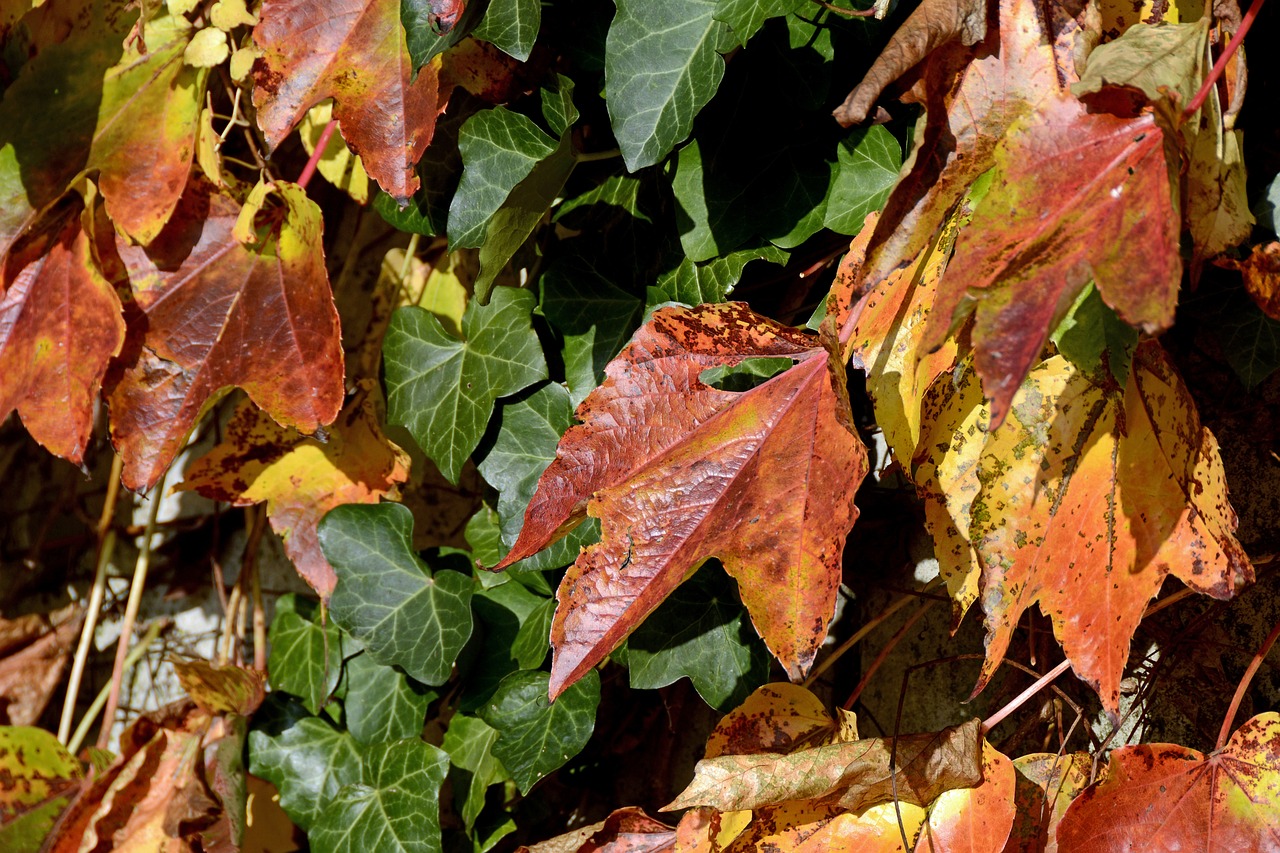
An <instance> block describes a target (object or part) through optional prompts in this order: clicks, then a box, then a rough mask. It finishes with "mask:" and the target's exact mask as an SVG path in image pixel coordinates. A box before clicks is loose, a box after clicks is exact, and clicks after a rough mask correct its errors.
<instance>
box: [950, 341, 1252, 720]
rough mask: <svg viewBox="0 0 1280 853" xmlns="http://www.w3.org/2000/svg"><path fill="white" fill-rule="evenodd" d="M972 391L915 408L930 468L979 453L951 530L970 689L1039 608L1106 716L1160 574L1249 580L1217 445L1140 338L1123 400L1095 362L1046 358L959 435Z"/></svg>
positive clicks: (968, 385) (1236, 583) (1233, 582)
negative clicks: (975, 675) (926, 413)
mask: <svg viewBox="0 0 1280 853" xmlns="http://www.w3.org/2000/svg"><path fill="white" fill-rule="evenodd" d="M973 386H974V378H973V375H972V374H971V373H966V374H962V375H960V376H958V377H956V378H954V379H953V380H951V381H944V382H938V383H937V384H935V386H934V388H933V389H932V391H931V395H930V401H929V402H928V403H927V405H929V406H931V407H936V408H933V409H932V411H933V412H934V413H936V414H935V416H936V417H937V418H938V422H937V423H938V426H937V427H936V429H937V431H938V432H937V433H935V434H936V435H937V436H938V439H937V441H936V443H935V444H933V445H931V446H930V450H929V453H930V454H931V455H933V454H937V455H936V456H934V459H936V460H938V461H936V462H934V463H932V464H935V465H938V466H939V468H940V469H941V468H944V467H945V466H946V465H948V464H952V463H949V462H948V456H949V455H955V456H956V457H957V458H958V459H962V460H966V462H965V464H972V453H971V451H970V449H969V448H970V447H971V445H972V443H974V442H977V443H979V444H981V447H982V449H981V452H980V455H979V456H978V460H977V463H976V464H977V472H976V477H977V480H978V483H980V489H978V491H977V493H976V494H975V495H974V496H973V497H972V502H971V505H970V506H969V509H968V517H967V526H968V530H967V531H962V532H965V533H966V535H967V538H968V539H969V541H970V542H971V543H972V545H973V547H974V548H975V549H976V550H977V552H978V555H979V557H980V560H981V563H982V577H981V591H980V597H981V600H982V603H983V610H984V611H985V613H986V627H987V659H986V663H985V664H984V666H983V670H982V676H981V678H980V680H979V684H978V688H977V689H981V688H982V687H983V686H984V685H985V684H986V683H987V681H988V680H989V679H990V678H991V676H992V675H993V674H994V673H995V670H996V668H997V667H998V666H999V663H1000V661H1001V660H1002V659H1003V657H1004V652H1005V650H1006V648H1007V647H1008V644H1009V640H1010V638H1011V637H1012V635H1013V632H1014V630H1015V628H1016V627H1017V624H1018V621H1019V619H1020V618H1021V615H1022V613H1023V611H1024V610H1025V609H1026V608H1027V607H1029V606H1031V605H1032V604H1033V603H1039V605H1040V609H1041V610H1042V611H1043V612H1044V613H1045V614H1046V615H1048V616H1049V618H1050V619H1051V620H1052V622H1053V627H1054V635H1055V636H1056V637H1057V638H1058V641H1059V642H1060V643H1062V646H1063V650H1064V651H1065V652H1066V655H1067V657H1068V658H1069V659H1070V660H1071V663H1072V667H1073V668H1074V669H1075V671H1076V673H1077V675H1079V676H1080V677H1081V678H1083V679H1084V680H1085V681H1086V682H1088V683H1089V684H1090V685H1091V686H1093V688H1094V689H1095V690H1096V691H1097V692H1098V695H1099V696H1100V697H1101V698H1102V701H1103V703H1104V705H1105V706H1106V707H1108V708H1110V709H1112V710H1114V709H1115V708H1117V707H1118V703H1119V700H1120V678H1121V675H1122V673H1123V670H1124V665H1125V663H1126V661H1127V659H1128V655H1129V643H1130V638H1131V637H1132V635H1133V633H1134V631H1135V630H1136V628H1137V625H1138V622H1139V621H1140V620H1141V618H1142V612H1143V609H1144V608H1145V607H1146V605H1147V602H1149V601H1150V600H1151V598H1152V597H1154V596H1155V594H1156V593H1157V591H1158V590H1159V589H1160V585H1161V583H1162V582H1163V581H1164V578H1165V577H1166V575H1168V574H1173V575H1174V576H1175V577H1177V578H1179V579H1180V580H1182V581H1183V582H1184V583H1186V584H1187V585H1188V586H1189V587H1191V588H1192V589H1194V590H1196V591H1197V592H1202V593H1206V594H1209V595H1212V596H1215V597H1217V598H1228V597H1230V596H1231V595H1232V594H1233V593H1234V592H1235V590H1236V589H1238V588H1240V587H1241V586H1242V585H1244V584H1245V583H1247V582H1249V581H1250V580H1251V579H1252V577H1253V570H1252V567H1251V566H1250V564H1249V561H1248V558H1247V557H1246V556H1245V554H1244V552H1243V550H1242V549H1241V548H1240V545H1239V543H1238V542H1237V541H1236V539H1235V536H1234V530H1235V522H1236V519H1235V513H1234V511H1233V510H1232V509H1231V507H1230V504H1229V503H1228V500H1227V493H1226V482H1225V478H1224V474H1223V469H1222V460H1221V458H1220V457H1219V455H1218V448H1217V442H1216V441H1215V440H1214V438H1213V436H1212V435H1211V434H1210V433H1209V432H1208V431H1207V430H1205V429H1203V428H1202V427H1201V426H1200V421H1199V418H1198V416H1197V414H1196V411H1195V406H1194V403H1193V402H1192V401H1191V399H1190V396H1189V394H1188V392H1187V390H1186V388H1185V386H1183V384H1182V382H1181V380H1180V379H1179V377H1178V375H1177V373H1176V372H1175V371H1174V369H1173V367H1172V365H1171V364H1170V363H1169V360H1168V358H1167V357H1166V356H1165V355H1164V353H1163V351H1162V350H1161V349H1160V348H1159V346H1158V345H1157V344H1155V343H1151V342H1149V343H1146V344H1143V345H1142V346H1140V347H1139V348H1138V350H1137V351H1136V353H1135V355H1134V360H1133V365H1132V368H1131V369H1130V370H1129V373H1128V380H1127V385H1126V386H1125V387H1124V388H1123V389H1122V388H1121V387H1119V385H1118V384H1117V383H1116V381H1115V379H1114V378H1113V377H1112V375H1111V373H1110V368H1109V367H1108V366H1107V365H1105V364H1104V365H1101V366H1100V367H1099V369H1098V370H1095V371H1093V372H1091V373H1087V374H1086V373H1084V372H1082V371H1081V370H1079V369H1078V368H1075V367H1074V366H1073V365H1072V364H1071V362H1069V361H1068V360H1067V359H1065V358H1063V357H1062V356H1058V355H1055V356H1052V357H1050V358H1048V359H1046V360H1045V361H1043V362H1041V363H1040V364H1038V365H1037V366H1036V367H1035V368H1033V369H1032V371H1031V373H1030V374H1029V375H1028V377H1027V380H1026V381H1025V383H1024V384H1023V387H1022V389H1021V390H1020V391H1019V393H1018V395H1017V396H1016V397H1015V398H1014V401H1013V407H1012V408H1011V410H1010V417H1009V419H1008V421H1007V422H1006V424H1005V425H1003V426H1001V427H1000V428H999V429H996V430H994V431H992V432H990V433H988V432H986V431H985V430H983V429H970V428H969V427H966V426H964V424H965V423H968V422H969V418H970V414H971V413H972V411H973V408H974V406H976V405H978V400H979V399H980V396H979V395H978V394H977V393H976V389H975V388H974V387H973ZM960 398H967V399H968V400H969V401H970V403H969V404H967V405H958V404H957V403H956V401H958V400H959V399H960ZM971 489H972V482H971V481H970V485H969V486H967V487H966V491H969V490H971ZM929 494H930V493H926V497H928V496H929ZM953 519H954V520H956V521H959V522H962V523H963V522H965V521H966V519H965V517H964V516H953Z"/></svg>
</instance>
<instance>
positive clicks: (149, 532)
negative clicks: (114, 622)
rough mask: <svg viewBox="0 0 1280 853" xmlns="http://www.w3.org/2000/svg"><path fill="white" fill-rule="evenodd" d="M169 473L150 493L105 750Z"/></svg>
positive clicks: (105, 724)
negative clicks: (165, 482)
mask: <svg viewBox="0 0 1280 853" xmlns="http://www.w3.org/2000/svg"><path fill="white" fill-rule="evenodd" d="M168 474H169V472H168V470H165V472H164V473H162V474H161V475H160V481H159V482H158V483H156V485H155V488H154V489H152V491H151V508H150V511H149V512H148V513H147V529H146V530H144V531H143V533H142V547H141V549H140V550H139V551H138V562H137V563H135V564H134V567H133V584H132V585H131V586H130V587H129V601H128V603H127V604H125V608H124V621H123V622H121V623H120V640H119V641H118V642H117V643H116V662H115V666H114V667H113V668H112V670H111V692H110V694H109V695H108V696H107V710H106V711H105V712H104V713H103V715H102V728H101V729H99V730H98V748H99V749H106V748H107V744H108V743H110V741H111V727H112V726H113V725H114V724H115V718H116V709H117V708H118V707H119V706H120V687H121V682H122V681H123V680H124V662H125V658H126V657H128V653H129V637H130V635H132V634H133V623H134V620H136V619H137V618H138V607H139V605H140V604H141V603H142V593H143V590H144V589H145V588H146V585H147V569H148V568H149V567H150V565H151V540H152V539H154V538H155V533H156V517H157V516H158V515H159V513H160V504H161V503H163V501H164V481H165V478H166V477H167V476H168Z"/></svg>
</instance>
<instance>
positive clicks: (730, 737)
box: [703, 682, 858, 758]
mask: <svg viewBox="0 0 1280 853" xmlns="http://www.w3.org/2000/svg"><path fill="white" fill-rule="evenodd" d="M837 713H838V714H839V715H840V719H839V721H837V720H836V719H834V718H833V717H832V716H831V715H830V714H829V713H827V708H826V705H824V704H823V702H822V700H821V699H819V698H818V697H817V696H814V695H813V693H811V692H809V690H807V689H806V688H804V687H800V686H798V685H795V684H787V683H786V682H782V683H778V684H766V685H764V686H763V687H759V688H757V689H756V691H755V692H754V693H752V694H751V695H750V696H748V697H747V699H746V701H744V702H743V703H742V704H741V705H739V706H738V707H737V708H734V709H733V710H732V711H730V712H729V713H728V714H726V715H725V717H724V719H722V720H721V721H720V722H719V723H717V724H716V727H715V730H714V731H712V732H711V736H710V737H708V738H707V747H706V751H705V752H704V754H703V757H705V758H719V757H720V756H722V755H754V754H757V753H761V752H779V753H785V752H792V751H793V750H795V749H796V748H798V747H801V746H824V745H826V744H830V743H845V742H848V741H854V740H857V739H858V732H857V727H856V725H855V724H854V721H853V714H851V713H850V712H848V711H844V710H839V711H837Z"/></svg>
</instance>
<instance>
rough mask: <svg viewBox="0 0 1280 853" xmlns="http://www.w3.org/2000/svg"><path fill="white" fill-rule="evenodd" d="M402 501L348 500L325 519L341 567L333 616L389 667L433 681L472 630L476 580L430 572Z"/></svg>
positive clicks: (327, 546)
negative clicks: (415, 544) (415, 550)
mask: <svg viewBox="0 0 1280 853" xmlns="http://www.w3.org/2000/svg"><path fill="white" fill-rule="evenodd" d="M412 543H413V514H412V513H411V512H409V510H408V509H407V508H406V507H404V506H403V505H402V504H394V503H384V504H378V505H376V506H363V505H359V504H348V505H346V506H340V507H337V508H336V509H334V510H331V511H330V512H329V514H328V515H326V516H325V517H324V520H323V521H321V522H320V546H321V547H322V548H323V549H324V555H325V557H327V558H328V559H329V562H330V563H332V564H333V567H334V569H335V570H336V571H337V573H338V586H337V588H336V589H335V590H334V593H333V598H332V599H331V600H330V607H331V608H332V613H333V619H334V621H335V622H337V623H338V624H339V625H341V626H342V627H343V628H344V629H345V630H347V631H349V632H350V633H351V634H352V636H354V637H355V638H356V639H357V640H359V641H360V642H362V643H364V646H365V649H366V652H367V653H368V654H369V655H370V656H371V657H372V658H373V659H374V660H375V661H377V662H378V663H380V664H383V665H385V666H399V667H400V668H401V669H403V670H404V671H405V672H406V673H408V674H409V675H410V676H412V677H413V678H416V679H417V680H419V681H421V682H423V683H424V684H428V685H436V684H444V683H445V682H446V681H448V680H449V674H450V672H451V670H452V667H453V662H454V661H455V660H456V659H457V657H458V653H459V652H460V651H462V647H463V645H465V644H466V642H467V638H468V637H470V636H471V607H470V602H471V589H472V582H471V579H470V578H468V577H467V576H466V575H463V574H460V573H459V572H454V571H449V570H440V571H437V572H434V573H433V572H432V571H431V570H430V569H429V568H427V566H426V565H425V564H423V562H422V561H421V560H419V559H418V558H417V556H415V555H414V553H413V545H412Z"/></svg>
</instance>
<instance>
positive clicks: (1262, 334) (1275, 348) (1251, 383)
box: [1214, 292, 1280, 388]
mask: <svg viewBox="0 0 1280 853" xmlns="http://www.w3.org/2000/svg"><path fill="white" fill-rule="evenodd" d="M1214 331H1215V333H1216V334H1217V336H1218V340H1219V341H1221V342H1222V351H1223V354H1224V355H1225V356H1226V358H1227V364H1229V365H1231V369H1232V370H1233V371H1235V374H1236V376H1238V377H1240V381H1241V382H1242V383H1244V386H1245V387H1246V388H1253V387H1255V386H1256V385H1258V384H1259V383H1260V382H1262V380H1264V379H1266V378H1267V377H1268V376H1270V375H1271V374H1272V373H1274V372H1275V371H1276V370H1277V369H1280V321H1277V320H1272V319H1271V318H1270V317H1268V316H1267V315H1266V314H1264V313H1263V312H1262V309H1261V308H1259V307H1258V305H1257V303H1255V302H1254V301H1253V300H1252V299H1250V298H1249V297H1248V296H1246V295H1245V294H1244V293H1243V292H1238V293H1236V294H1234V295H1233V296H1231V297H1228V298H1227V299H1226V300H1225V302H1224V304H1223V306H1222V312H1221V313H1220V314H1219V318H1218V322H1217V323H1216V324H1215V325H1214Z"/></svg>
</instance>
